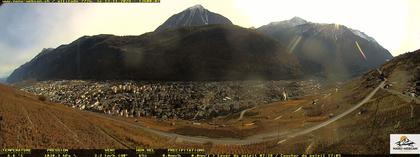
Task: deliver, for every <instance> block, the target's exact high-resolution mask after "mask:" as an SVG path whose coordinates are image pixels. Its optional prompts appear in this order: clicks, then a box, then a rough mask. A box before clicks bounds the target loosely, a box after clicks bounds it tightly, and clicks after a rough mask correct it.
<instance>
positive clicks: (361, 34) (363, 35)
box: [350, 29, 376, 42]
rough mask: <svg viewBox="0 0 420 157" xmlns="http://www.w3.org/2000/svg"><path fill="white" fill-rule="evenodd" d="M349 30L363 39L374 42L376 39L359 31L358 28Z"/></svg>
mask: <svg viewBox="0 0 420 157" xmlns="http://www.w3.org/2000/svg"><path fill="white" fill-rule="evenodd" d="M350 30H351V32H353V33H354V34H355V35H357V36H359V37H361V38H363V39H366V40H367V41H371V42H376V41H375V39H373V38H372V37H370V36H368V35H366V34H365V33H363V32H361V31H359V30H355V29H350Z"/></svg>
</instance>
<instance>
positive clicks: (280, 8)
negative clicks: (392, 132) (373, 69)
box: [0, 0, 420, 77]
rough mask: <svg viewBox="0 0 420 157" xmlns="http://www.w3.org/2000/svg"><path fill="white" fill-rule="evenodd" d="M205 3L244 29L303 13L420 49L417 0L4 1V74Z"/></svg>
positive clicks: (147, 27)
mask: <svg viewBox="0 0 420 157" xmlns="http://www.w3.org/2000/svg"><path fill="white" fill-rule="evenodd" d="M196 4H201V5H203V6H204V7H205V8H207V9H209V10H210V11H213V12H216V13H219V14H222V15H224V16H225V17H227V18H229V19H230V20H231V21H232V22H233V23H234V24H236V25H239V26H242V27H252V26H254V27H259V26H261V25H265V24H268V23H270V22H275V21H282V20H287V19H290V18H292V17H294V16H299V17H301V18H303V19H306V20H308V21H311V22H319V23H337V24H343V25H346V26H348V27H350V28H353V29H358V30H360V31H362V32H365V33H366V34H367V35H369V36H371V37H373V38H375V39H376V41H378V42H379V44H381V45H382V46H383V47H385V48H386V49H388V50H389V51H390V52H391V53H392V54H393V55H394V56H395V55H398V54H401V53H405V52H408V51H413V50H416V49H420V29H419V28H420V20H419V19H420V1H419V0H161V3H155V4H150V3H149V4H146V3H135V4H134V3H131V4H117V3H112V4H109V3H108V4H4V5H2V6H1V7H0V28H1V29H0V77H6V76H8V75H9V74H10V73H11V72H12V71H13V70H14V69H15V68H17V67H18V66H20V65H22V64H23V63H25V62H27V61H29V60H30V59H32V58H33V57H34V56H35V55H36V54H38V53H39V52H40V51H41V50H42V48H50V47H51V48H55V47H57V46H59V45H61V44H67V43H70V42H71V41H73V40H75V39H77V38H79V37H80V36H83V35H96V34H115V35H140V34H143V33H145V32H150V31H153V30H154V29H156V28H157V27H158V26H159V25H160V24H162V23H163V22H164V21H165V20H166V19H168V18H169V17H170V16H171V15H173V14H175V13H178V12H180V11H182V10H184V9H186V8H188V7H190V6H193V5H196Z"/></svg>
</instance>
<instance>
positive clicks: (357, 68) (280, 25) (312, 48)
mask: <svg viewBox="0 0 420 157" xmlns="http://www.w3.org/2000/svg"><path fill="white" fill-rule="evenodd" d="M258 31H260V32H262V33H264V34H266V35H269V36H271V37H273V38H275V39H277V40H278V41H280V42H281V43H285V44H287V49H288V50H287V51H288V52H289V53H292V54H295V55H296V56H297V57H298V58H299V61H300V63H301V65H302V66H303V67H304V69H305V72H306V73H308V74H315V75H319V76H324V77H326V78H329V79H346V78H351V77H354V76H358V75H361V74H363V73H364V72H367V71H369V70H371V69H374V68H377V67H378V66H380V65H381V64H383V63H385V62H386V61H387V60H389V59H392V55H391V54H390V53H389V51H387V50H386V49H384V48H383V47H382V46H381V45H379V44H378V43H377V42H376V41H375V40H374V39H373V38H372V37H369V36H367V35H366V34H364V33H363V32H360V31H358V30H353V29H350V28H348V27H346V26H343V25H338V24H318V23H311V22H308V21H306V20H304V19H302V18H299V17H294V18H292V19H290V20H286V21H281V22H273V23H270V24H268V25H265V26H261V27H260V28H258Z"/></svg>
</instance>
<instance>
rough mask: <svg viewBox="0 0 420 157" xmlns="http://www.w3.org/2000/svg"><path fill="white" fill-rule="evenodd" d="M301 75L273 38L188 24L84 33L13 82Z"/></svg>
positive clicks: (49, 51)
mask: <svg viewBox="0 0 420 157" xmlns="http://www.w3.org/2000/svg"><path fill="white" fill-rule="evenodd" d="M300 76H302V72H301V67H300V65H299V62H298V60H297V58H296V57H295V56H294V55H293V54H289V53H287V52H286V49H285V47H284V46H283V45H281V44H280V43H279V42H277V41H275V40H274V39H272V38H270V37H267V36H265V35H262V34H261V33H259V32H257V31H255V30H250V29H245V28H241V27H238V26H234V25H205V26H194V27H183V28H179V29H170V30H166V31H158V32H152V33H146V34H143V35H140V36H114V35H96V36H84V37H81V38H79V39H77V40H76V41H74V42H72V43H70V44H68V45H61V46H59V47H57V48H56V49H44V50H43V51H42V52H41V53H40V54H39V55H38V56H36V57H35V58H33V59H32V60H31V61H30V62H28V63H25V64H24V65H22V66H21V67H19V68H18V69H16V70H15V71H14V72H13V73H12V74H11V75H10V77H9V78H8V82H17V81H22V80H31V79H32V80H55V79H57V80H60V79H97V80H107V79H132V80H182V81H189V80H191V81H194V80H248V79H290V78H299V77H300Z"/></svg>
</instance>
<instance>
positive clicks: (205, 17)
mask: <svg viewBox="0 0 420 157" xmlns="http://www.w3.org/2000/svg"><path fill="white" fill-rule="evenodd" d="M212 24H226V25H232V22H231V21H230V20H229V19H228V18H226V17H224V16H222V15H219V14H217V13H213V12H211V11H209V10H207V9H205V8H204V7H203V6H201V5H195V6H192V7H190V8H187V9H185V10H184V11H182V12H180V13H178V14H175V15H173V16H171V17H170V18H169V19H168V20H166V21H165V23H163V24H162V25H160V26H159V27H158V28H157V29H156V31H162V30H165V29H175V28H180V27H186V26H201V25H212Z"/></svg>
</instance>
